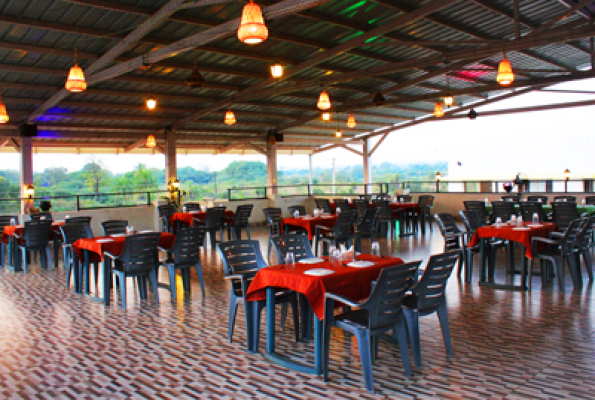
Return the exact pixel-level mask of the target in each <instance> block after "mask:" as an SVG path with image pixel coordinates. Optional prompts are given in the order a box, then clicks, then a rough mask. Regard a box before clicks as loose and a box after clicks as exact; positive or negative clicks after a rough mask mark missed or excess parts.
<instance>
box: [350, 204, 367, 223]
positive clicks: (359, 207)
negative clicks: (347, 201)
mask: <svg viewBox="0 0 595 400" xmlns="http://www.w3.org/2000/svg"><path fill="white" fill-rule="evenodd" d="M353 204H354V205H355V210H356V211H357V221H358V222H360V221H361V220H362V218H364V214H365V213H366V211H368V210H369V209H370V202H369V201H368V200H364V199H354V200H353Z"/></svg>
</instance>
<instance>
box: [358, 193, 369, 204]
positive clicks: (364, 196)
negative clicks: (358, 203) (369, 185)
mask: <svg viewBox="0 0 595 400" xmlns="http://www.w3.org/2000/svg"><path fill="white" fill-rule="evenodd" d="M357 197H359V199H360V200H365V201H367V202H368V203H369V202H370V200H372V195H371V194H360V195H358V196H357Z"/></svg>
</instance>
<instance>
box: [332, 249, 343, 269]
mask: <svg viewBox="0 0 595 400" xmlns="http://www.w3.org/2000/svg"><path fill="white" fill-rule="evenodd" d="M332 255H333V261H332V265H333V266H334V267H338V266H339V265H341V250H339V249H335V250H333V252H332Z"/></svg>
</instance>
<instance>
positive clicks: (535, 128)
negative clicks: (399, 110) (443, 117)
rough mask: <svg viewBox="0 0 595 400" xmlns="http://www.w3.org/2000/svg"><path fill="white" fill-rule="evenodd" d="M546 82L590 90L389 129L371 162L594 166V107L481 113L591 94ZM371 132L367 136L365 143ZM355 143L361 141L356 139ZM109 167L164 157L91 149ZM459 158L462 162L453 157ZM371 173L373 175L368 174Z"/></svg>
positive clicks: (224, 161)
mask: <svg viewBox="0 0 595 400" xmlns="http://www.w3.org/2000/svg"><path fill="white" fill-rule="evenodd" d="M550 89H566V90H591V91H593V92H594V93H593V94H565V93H549V92H543V91H539V92H532V93H528V94H525V95H520V96H518V97H515V98H512V99H509V100H503V101H501V102H495V103H493V104H491V105H488V106H485V107H478V108H476V111H477V112H478V113H479V116H478V118H477V119H475V120H469V119H467V118H465V119H458V120H450V121H435V122H427V123H423V124H419V125H417V126H414V127H411V128H406V129H402V130H399V131H395V132H394V133H391V134H390V135H389V136H388V137H387V138H386V140H385V141H384V142H383V143H382V144H381V145H380V147H379V148H378V149H377V151H376V152H375V153H374V155H373V156H372V157H371V163H372V165H379V164H381V163H383V162H390V163H395V164H410V163H417V162H428V163H434V162H437V161H445V162H448V164H449V174H450V175H451V177H453V178H455V177H456V178H460V179H462V178H467V179H473V178H476V179H477V178H479V177H495V176H497V177H500V176H503V175H506V176H508V175H512V177H514V175H516V174H517V173H518V172H521V173H522V174H523V175H526V176H532V177H537V176H543V177H549V176H551V177H555V176H556V175H560V176H561V174H562V171H564V170H565V169H566V168H568V169H570V170H571V171H572V172H573V173H577V174H588V175H589V176H590V175H592V174H595V162H594V161H593V156H592V151H593V145H594V144H595V141H594V140H593V133H592V132H591V129H592V125H593V121H592V115H593V107H594V106H585V107H576V108H568V109H562V110H550V111H539V112H528V113H520V114H510V115H503V116H492V117H488V116H486V117H482V115H481V113H482V112H483V111H488V110H501V109H510V108H516V107H529V106H534V105H542V104H554V103H563V102H574V101H584V100H591V99H593V98H594V95H595V79H590V80H583V81H576V82H569V83H564V84H560V85H556V86H551V87H550ZM376 140H377V139H372V140H371V145H370V148H372V147H373V145H374V144H375V143H376ZM355 148H357V149H360V150H361V146H355ZM18 157H19V156H18V154H11V153H4V154H2V158H3V163H2V166H3V168H6V166H7V165H14V166H15V168H14V169H17V168H18ZM93 157H96V158H97V159H99V160H101V161H102V162H103V164H104V165H105V166H106V167H107V168H109V169H110V170H111V171H112V172H115V173H123V172H127V171H131V170H132V169H134V167H135V166H136V165H137V164H138V163H144V164H146V165H147V166H148V167H154V168H164V167H165V158H164V156H163V155H161V154H156V155H135V154H126V155H94V156H93ZM4 159H5V161H6V162H4ZM89 159H90V156H89V155H85V154H81V155H77V154H60V155H57V154H36V155H35V157H34V165H33V169H34V171H35V172H42V171H43V170H44V169H46V168H52V167H62V166H63V167H66V168H67V169H68V170H69V171H71V172H72V171H76V170H80V169H81V168H82V167H83V166H84V165H85V164H86V163H87V162H88V161H89ZM333 159H335V162H336V165H337V166H338V167H342V166H351V165H357V164H361V163H362V160H361V157H359V156H357V155H356V154H354V153H351V152H349V151H346V150H342V149H339V150H329V151H326V152H322V153H319V154H316V155H314V156H313V166H314V167H322V168H330V167H331V166H332V160H333ZM237 160H246V161H262V162H266V159H265V157H264V156H262V155H244V156H242V155H229V154H222V155H178V168H181V167H185V166H191V167H194V168H197V169H205V168H208V169H209V170H211V171H219V170H221V169H223V168H225V167H226V166H227V165H228V164H229V163H231V162H232V161H237ZM277 163H278V168H279V169H281V170H282V169H295V168H297V169H307V168H308V156H307V155H293V156H290V155H280V156H278V160H277ZM458 163H461V166H459V165H458ZM372 178H373V177H372Z"/></svg>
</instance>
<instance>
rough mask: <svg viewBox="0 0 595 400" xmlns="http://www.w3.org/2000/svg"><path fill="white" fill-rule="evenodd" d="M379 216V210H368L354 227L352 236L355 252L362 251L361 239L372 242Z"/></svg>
mask: <svg viewBox="0 0 595 400" xmlns="http://www.w3.org/2000/svg"><path fill="white" fill-rule="evenodd" d="M379 215H380V209H379V208H370V209H368V210H367V211H366V212H365V213H364V217H363V218H362V219H361V221H360V222H359V223H358V224H357V225H356V230H355V234H354V236H355V249H356V251H359V252H361V251H362V239H371V240H372V241H373V240H374V239H375V238H376V228H377V227H378V217H379Z"/></svg>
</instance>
